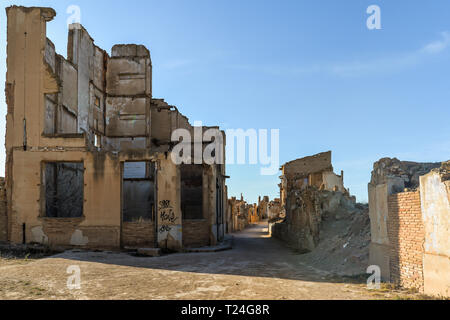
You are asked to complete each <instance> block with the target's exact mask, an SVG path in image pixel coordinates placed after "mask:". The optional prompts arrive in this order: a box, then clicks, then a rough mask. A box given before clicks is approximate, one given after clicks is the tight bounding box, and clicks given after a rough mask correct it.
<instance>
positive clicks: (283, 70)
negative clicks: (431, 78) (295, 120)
mask: <svg viewBox="0 0 450 320" xmlns="http://www.w3.org/2000/svg"><path fill="white" fill-rule="evenodd" d="M449 47H450V32H448V31H444V32H441V34H440V39H438V40H435V41H432V42H429V43H427V44H425V45H424V46H423V47H421V48H419V49H417V50H414V51H412V52H403V53H395V54H390V55H387V56H384V57H377V58H373V59H364V60H353V61H345V62H332V63H317V64H313V65H309V66H286V65H264V66H260V65H231V66H229V67H231V68H234V69H239V70H247V71H259V72H263V73H268V74H271V75H276V76H286V75H288V76H289V75H291V76H301V75H308V74H318V73H327V74H332V75H336V76H340V77H359V76H366V75H373V74H380V73H391V72H395V71H399V70H403V69H407V68H410V67H413V66H416V65H418V64H420V63H423V62H424V61H426V59H427V58H429V57H431V56H434V55H437V54H440V53H442V52H444V51H445V50H446V49H448V48H449Z"/></svg>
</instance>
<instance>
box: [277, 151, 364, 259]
mask: <svg viewBox="0 0 450 320" xmlns="http://www.w3.org/2000/svg"><path fill="white" fill-rule="evenodd" d="M281 170H282V176H281V177H280V179H281V183H280V185H279V186H280V195H281V206H282V208H283V210H284V211H285V218H284V220H283V221H282V222H281V223H276V224H274V225H273V226H271V232H272V235H273V236H274V237H276V238H279V239H281V240H283V241H285V242H286V243H288V244H289V245H290V246H292V247H294V248H295V249H297V250H299V251H301V252H308V251H311V250H313V249H314V248H315V247H316V246H317V245H318V243H319V240H320V237H319V236H320V224H321V221H322V215H323V214H324V213H325V212H327V211H333V210H336V208H338V207H340V206H344V207H353V206H354V204H355V201H356V199H355V198H354V197H350V195H349V193H348V190H346V189H345V188H344V182H343V172H342V173H341V175H340V176H339V175H336V174H335V173H334V172H333V166H332V164H331V151H329V152H324V153H320V154H317V155H314V156H310V157H306V158H302V159H298V160H294V161H291V162H288V163H286V164H284V165H283V166H282V167H281Z"/></svg>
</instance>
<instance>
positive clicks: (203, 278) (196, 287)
mask: <svg viewBox="0 0 450 320" xmlns="http://www.w3.org/2000/svg"><path fill="white" fill-rule="evenodd" d="M69 266H79V267H80V270H81V289H79V290H69V289H68V288H67V280H68V277H69V276H70V274H68V273H67V268H68V267H69ZM407 297H408V298H411V297H413V296H412V294H411V293H410V294H407V293H405V292H398V291H392V290H387V289H384V290H376V291H370V290H368V289H367V288H366V284H365V280H364V279H362V280H359V283H358V281H356V280H351V279H346V280H345V279H340V278H338V277H333V276H331V275H329V274H328V273H326V272H323V271H319V270H317V269H313V268H311V267H308V266H306V265H304V264H302V256H301V255H299V254H297V253H295V252H294V251H292V250H291V249H289V248H287V247H285V246H284V245H283V244H282V243H281V242H280V241H278V240H276V239H274V238H271V237H270V236H269V234H268V229H267V223H266V222H261V223H258V224H254V225H251V226H250V227H249V228H247V229H245V230H244V231H242V232H239V233H235V234H234V241H233V249H232V250H227V251H221V252H215V253H176V254H170V255H165V256H162V257H145V258H144V257H137V256H132V255H130V254H127V253H113V252H82V251H66V252H64V253H62V254H58V255H55V256H51V257H47V258H43V259H38V260H33V259H5V258H0V299H199V300H203V299H386V298H388V299H389V298H390V299H392V298H397V299H398V298H407Z"/></svg>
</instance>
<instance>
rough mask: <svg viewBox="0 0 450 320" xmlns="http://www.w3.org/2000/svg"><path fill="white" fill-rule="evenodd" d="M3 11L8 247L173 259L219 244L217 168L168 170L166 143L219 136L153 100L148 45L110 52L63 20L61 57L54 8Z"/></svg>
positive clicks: (221, 207)
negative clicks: (187, 135) (175, 137)
mask: <svg viewBox="0 0 450 320" xmlns="http://www.w3.org/2000/svg"><path fill="white" fill-rule="evenodd" d="M6 12H7V18H8V30H7V41H8V46H7V54H8V55H7V76H6V89H5V93H6V100H7V106H8V110H7V127H6V197H7V225H8V230H7V239H8V240H9V241H11V242H13V243H41V244H45V245H49V246H54V247H56V246H57V247H82V248H113V249H119V248H125V247H159V248H165V249H169V250H177V251H178V250H182V248H183V247H189V246H206V245H214V244H216V243H217V242H218V241H220V240H221V239H222V237H223V234H224V231H225V230H224V220H225V218H224V212H225V210H226V200H227V197H226V192H225V178H226V176H225V165H221V164H216V163H214V164H206V163H204V162H203V163H198V164H197V163H196V164H181V165H177V164H175V163H174V162H173V161H172V158H171V155H172V151H173V147H174V143H173V142H172V141H171V135H172V133H173V131H174V130H175V129H179V128H183V129H186V130H188V131H189V132H191V133H192V136H194V132H196V133H197V132H200V135H203V133H204V132H205V131H206V130H209V129H214V130H216V131H217V133H218V134H222V136H223V135H224V133H223V132H222V131H220V130H219V129H218V128H217V127H214V128H206V127H202V128H196V127H193V126H191V125H190V124H189V121H188V119H187V118H186V117H185V116H183V115H182V114H181V113H179V112H178V110H177V108H176V107H174V106H171V105H169V104H167V103H166V102H165V101H164V100H162V99H155V98H153V96H152V62H151V58H150V52H149V51H148V50H147V48H145V47H144V46H142V45H116V46H114V47H113V48H112V51H111V55H109V54H108V53H107V52H106V51H104V50H103V49H101V48H99V47H97V46H96V45H95V43H94V40H93V39H92V38H91V36H90V35H89V34H88V32H87V31H86V30H85V29H84V28H83V27H82V26H81V25H79V24H73V25H71V26H70V28H69V38H68V47H67V59H65V58H64V57H63V56H61V55H59V54H57V53H56V52H55V47H54V45H53V44H52V42H51V41H50V40H49V39H48V38H47V36H46V27H47V22H50V21H51V20H52V19H53V17H54V16H55V14H56V13H55V11H54V10H53V9H51V8H37V7H33V8H25V7H17V6H13V7H9V8H7V9H6ZM212 141H213V138H211V137H210V138H209V140H206V141H204V144H203V145H202V146H200V148H201V151H204V150H205V143H208V142H212ZM222 147H223V148H225V142H224V143H223V145H222ZM215 152H216V153H218V152H221V153H222V154H223V153H224V150H215ZM1 221H3V220H2V217H0V224H1V223H2V222H1ZM1 236H2V235H1V234H0V237H1ZM0 240H1V239H0Z"/></svg>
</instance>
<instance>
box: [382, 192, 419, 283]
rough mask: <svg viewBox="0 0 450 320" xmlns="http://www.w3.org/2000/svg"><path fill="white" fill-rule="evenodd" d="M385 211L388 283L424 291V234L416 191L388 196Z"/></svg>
mask: <svg viewBox="0 0 450 320" xmlns="http://www.w3.org/2000/svg"><path fill="white" fill-rule="evenodd" d="M388 208H389V215H388V221H387V228H388V237H389V242H390V245H391V248H390V271H391V281H392V282H394V283H396V284H398V285H400V286H402V287H405V288H417V289H419V290H420V291H423V254H424V250H423V243H424V239H425V234H424V227H423V222H422V212H421V206H420V194H419V191H416V192H402V193H397V194H393V195H391V196H389V198H388Z"/></svg>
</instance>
